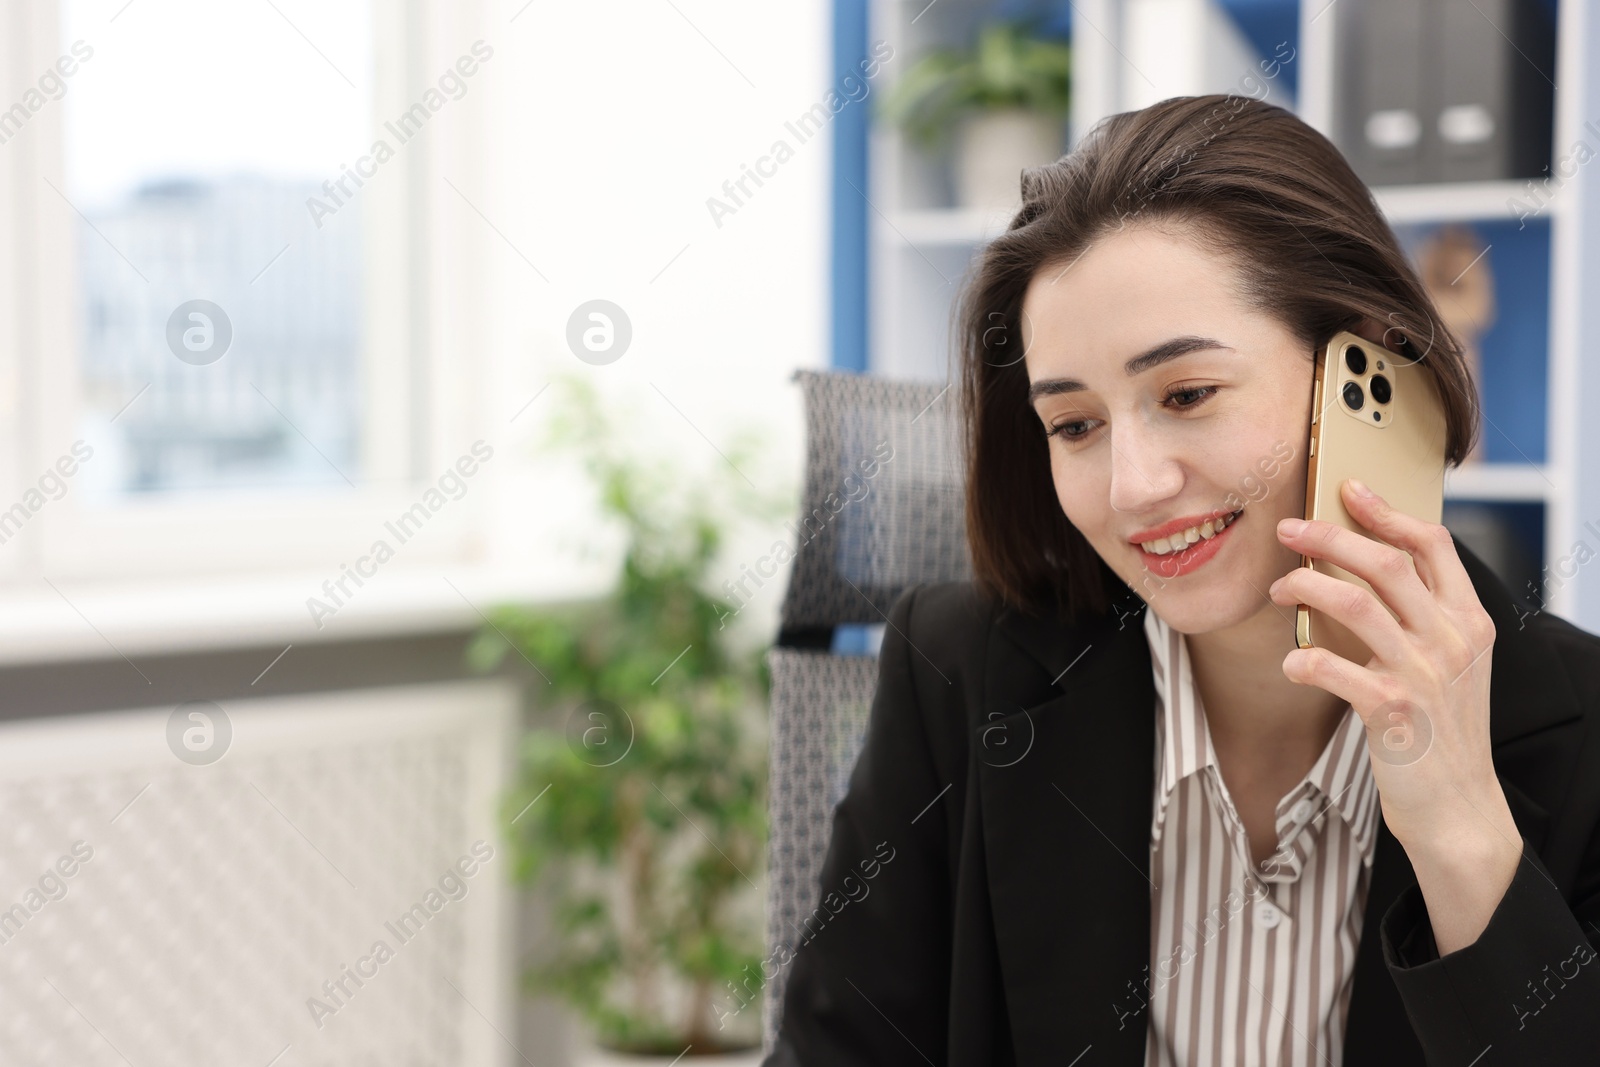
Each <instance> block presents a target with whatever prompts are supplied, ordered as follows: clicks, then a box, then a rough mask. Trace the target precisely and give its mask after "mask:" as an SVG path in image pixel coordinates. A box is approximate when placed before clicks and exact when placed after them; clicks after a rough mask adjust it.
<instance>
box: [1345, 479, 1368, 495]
mask: <svg viewBox="0 0 1600 1067" xmlns="http://www.w3.org/2000/svg"><path fill="white" fill-rule="evenodd" d="M1350 488H1351V490H1352V491H1354V492H1355V494H1356V496H1364V497H1369V498H1370V497H1371V496H1372V490H1371V489H1368V488H1367V486H1366V483H1365V482H1363V481H1362V480H1361V479H1360V478H1351V479H1350Z"/></svg>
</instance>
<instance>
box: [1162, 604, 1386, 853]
mask: <svg viewBox="0 0 1600 1067" xmlns="http://www.w3.org/2000/svg"><path fill="white" fill-rule="evenodd" d="M1144 615H1145V618H1144V630H1145V636H1146V638H1148V640H1149V642H1150V664H1151V668H1152V670H1153V671H1154V672H1155V686H1156V708H1157V720H1156V803H1155V812H1154V815H1153V816H1152V822H1151V827H1150V834H1151V841H1152V842H1155V841H1159V840H1160V838H1161V827H1162V824H1163V823H1164V822H1165V820H1166V811H1167V802H1168V800H1170V799H1171V796H1172V791H1173V790H1174V789H1176V788H1177V785H1178V783H1179V782H1181V781H1183V779H1185V778H1187V777H1188V776H1189V775H1191V774H1195V773H1197V772H1200V771H1203V770H1205V768H1207V767H1210V766H1213V765H1215V763H1216V752H1215V750H1214V749H1213V747H1212V744H1211V729H1210V727H1209V725H1208V724H1207V723H1206V718H1205V711H1204V709H1203V708H1202V707H1201V706H1200V696H1199V692H1198V691H1197V690H1196V689H1195V686H1194V675H1193V669H1192V667H1191V665H1190V662H1189V647H1188V642H1187V639H1186V637H1185V635H1184V634H1182V633H1181V632H1179V631H1177V630H1174V629H1173V628H1172V627H1171V626H1169V625H1167V622H1166V620H1164V619H1162V618H1161V616H1159V615H1157V614H1156V612H1155V610H1154V609H1153V608H1150V607H1148V606H1147V607H1146V609H1145V613H1144ZM1368 759H1369V757H1368V756H1367V746H1366V727H1365V726H1364V725H1363V723H1362V721H1361V717H1360V716H1358V715H1357V714H1356V712H1355V709H1354V708H1353V707H1350V706H1349V705H1346V706H1345V716H1344V718H1343V719H1342V720H1340V723H1339V728H1338V729H1337V730H1335V731H1334V734H1333V737H1332V738H1330V739H1329V741H1328V744H1327V746H1326V747H1324V748H1323V750H1322V754H1321V755H1320V756H1319V757H1317V762H1316V764H1315V765H1313V766H1312V768H1311V770H1310V771H1309V772H1308V773H1307V774H1306V776H1305V778H1304V779H1302V785H1303V784H1304V783H1306V782H1309V783H1311V785H1312V786H1313V787H1314V788H1313V790H1312V792H1311V793H1310V794H1308V795H1309V797H1310V799H1311V801H1312V803H1313V804H1314V805H1315V806H1316V815H1314V816H1313V820H1312V821H1313V822H1315V820H1316V819H1317V818H1318V817H1320V815H1321V813H1322V811H1324V810H1326V809H1327V808H1329V807H1330V806H1331V807H1332V808H1333V810H1336V811H1338V812H1339V814H1340V816H1342V817H1343V818H1344V821H1345V823H1346V824H1347V825H1348V826H1349V827H1350V828H1351V830H1352V831H1353V832H1354V834H1355V843H1356V846H1357V848H1358V850H1359V852H1360V854H1361V857H1362V860H1363V862H1364V863H1366V864H1367V865H1368V866H1371V864H1372V855H1373V848H1372V845H1373V842H1374V840H1375V838H1376V833H1377V811H1378V805H1377V803H1376V795H1375V793H1376V788H1377V786H1376V782H1375V781H1374V779H1373V777H1372V766H1371V764H1370V763H1369V762H1368ZM1214 773H1217V777H1218V779H1219V781H1220V778H1221V775H1220V772H1214ZM1300 791H1301V789H1300V787H1296V789H1295V790H1292V791H1291V792H1290V794H1289V795H1290V796H1293V795H1294V793H1296V792H1300ZM1330 800H1331V804H1330Z"/></svg>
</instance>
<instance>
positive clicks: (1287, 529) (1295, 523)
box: [1278, 519, 1306, 537]
mask: <svg viewBox="0 0 1600 1067" xmlns="http://www.w3.org/2000/svg"><path fill="white" fill-rule="evenodd" d="M1305 528H1306V520H1304V519H1280V520H1279V522H1278V531H1279V532H1280V533H1285V534H1288V535H1289V536H1290V537H1293V536H1294V535H1295V534H1297V533H1299V532H1300V531H1301V530H1304V529H1305Z"/></svg>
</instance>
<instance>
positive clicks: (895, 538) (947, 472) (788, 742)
mask: <svg viewBox="0 0 1600 1067" xmlns="http://www.w3.org/2000/svg"><path fill="white" fill-rule="evenodd" d="M794 380H795V381H797V382H798V383H799V384H800V387H801V389H802V391H803V396H804V402H805V415H806V464H805V490H804V495H803V497H802V506H801V513H800V516H799V519H798V520H797V522H796V523H794V524H793V525H792V526H791V532H792V533H793V534H794V539H795V558H794V560H793V563H792V568H791V571H790V576H789V587H788V590H787V592H786V594H785V596H784V601H783V606H782V608H781V611H780V626H779V631H778V639H777V642H776V644H775V646H774V647H773V648H772V650H771V651H770V652H768V654H767V663H768V666H769V667H770V669H771V673H772V695H771V729H770V746H771V771H770V779H769V783H770V784H769V789H768V803H767V806H768V812H769V825H770V831H769V838H768V845H767V872H768V887H767V934H766V948H767V953H768V956H767V963H766V964H765V966H764V973H765V972H770V971H771V970H773V969H774V968H777V974H776V976H775V977H772V978H770V979H768V980H767V982H766V984H765V987H764V991H763V1005H764V1019H763V1026H762V1030H763V1044H764V1048H765V1052H766V1053H770V1052H771V1051H772V1047H773V1045H774V1043H775V1042H776V1038H777V1033H778V1024H779V1022H780V1021H781V1012H782V1007H783V990H784V988H785V985H786V984H787V981H788V968H787V967H779V966H778V963H779V961H780V960H782V959H784V958H785V954H784V953H782V952H781V951H780V950H781V949H782V948H785V947H787V948H788V949H789V950H790V951H791V952H793V951H799V949H797V948H796V946H797V945H798V943H799V942H800V941H801V939H802V937H803V931H802V929H801V927H800V919H801V917H802V916H803V915H806V914H808V913H809V912H811V910H812V909H813V908H815V907H816V906H817V903H818V901H819V899H820V897H821V894H822V888H821V887H820V886H819V884H818V875H819V872H820V870H821V867H822V860H823V857H824V856H825V854H826V852H827V848H828V840H829V837H830V835H831V833H832V822H833V810H834V808H835V807H836V806H837V805H838V803H839V801H840V800H841V799H843V797H844V793H845V790H846V788H847V787H848V785H849V778H850V772H851V770H852V769H853V767H854V765H855V760H856V756H857V754H858V753H859V752H860V749H861V744H862V740H863V737H864V734H865V730H866V725H867V716H868V713H869V711H870V708H871V704H872V695H873V691H874V689H875V687H876V685H877V670H878V661H877V656H876V654H875V651H874V650H873V649H872V647H871V643H870V641H864V640H863V639H862V636H863V630H864V628H867V627H876V628H879V630H880V631H881V627H882V626H883V625H884V623H885V621H886V619H887V613H888V610H889V607H890V605H891V604H893V602H894V600H895V599H896V598H897V597H898V596H899V595H900V593H901V592H903V591H904V590H905V589H906V588H908V587H910V586H912V585H915V584H918V583H922V582H944V581H959V580H966V579H970V578H971V576H972V567H971V561H970V558H969V556H968V553H967V538H966V523H965V518H964V512H963V508H964V500H965V492H964V489H963V463H962V458H961V449H960V443H959V436H958V434H957V424H956V419H955V410H956V409H955V395H954V390H953V389H951V388H948V387H946V386H944V385H943V384H942V383H931V384H930V383H922V382H900V381H889V380H885V379H880V378H871V377H865V376H862V375H856V374H847V373H838V372H817V371H799V372H797V373H796V374H795V376H794ZM847 651H849V652H854V653H855V654H844V653H846V652H847Z"/></svg>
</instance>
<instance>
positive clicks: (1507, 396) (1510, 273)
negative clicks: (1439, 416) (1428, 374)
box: [1395, 218, 1550, 463]
mask: <svg viewBox="0 0 1600 1067" xmlns="http://www.w3.org/2000/svg"><path fill="white" fill-rule="evenodd" d="M1463 225H1466V226H1469V227H1470V228H1471V229H1472V230H1473V231H1474V232H1475V233H1476V234H1477V235H1478V238H1479V240H1481V241H1482V242H1483V243H1484V244H1485V245H1487V246H1488V248H1489V251H1488V252H1487V253H1486V254H1485V256H1484V260H1483V262H1484V263H1486V264H1487V265H1488V269H1489V271H1490V272H1491V274H1492V276H1493V278H1494V304H1495V310H1494V322H1493V324H1492V325H1490V327H1489V328H1488V330H1487V331H1486V332H1485V333H1484V334H1483V337H1482V338H1481V340H1480V348H1481V350H1482V360H1483V362H1482V367H1481V375H1482V377H1481V380H1480V381H1479V383H1478V387H1479V393H1480V395H1481V396H1482V399H1483V414H1484V421H1483V429H1482V435H1483V448H1484V456H1483V458H1484V460H1485V461H1486V462H1489V463H1544V462H1545V461H1546V457H1545V413H1546V404H1547V401H1548V382H1549V368H1550V358H1549V353H1550V222H1549V219H1548V218H1545V219H1537V220H1529V221H1528V223H1527V224H1526V225H1525V226H1524V228H1522V229H1518V227H1519V226H1523V224H1522V223H1519V222H1518V221H1517V220H1515V219H1506V220H1492V221H1477V222H1470V223H1465V224H1463ZM1436 229H1438V227H1437V226H1432V225H1428V226H1417V225H1407V226H1397V227H1395V233H1396V235H1397V236H1398V237H1399V238H1400V243H1401V245H1402V246H1404V248H1405V249H1406V251H1407V253H1408V254H1410V255H1411V256H1412V257H1413V260H1414V259H1415V256H1416V252H1417V249H1418V248H1419V247H1420V246H1421V244H1422V243H1423V242H1424V241H1425V240H1426V239H1427V238H1428V236H1429V235H1430V234H1432V233H1433V232H1434V231H1435V230H1436Z"/></svg>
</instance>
